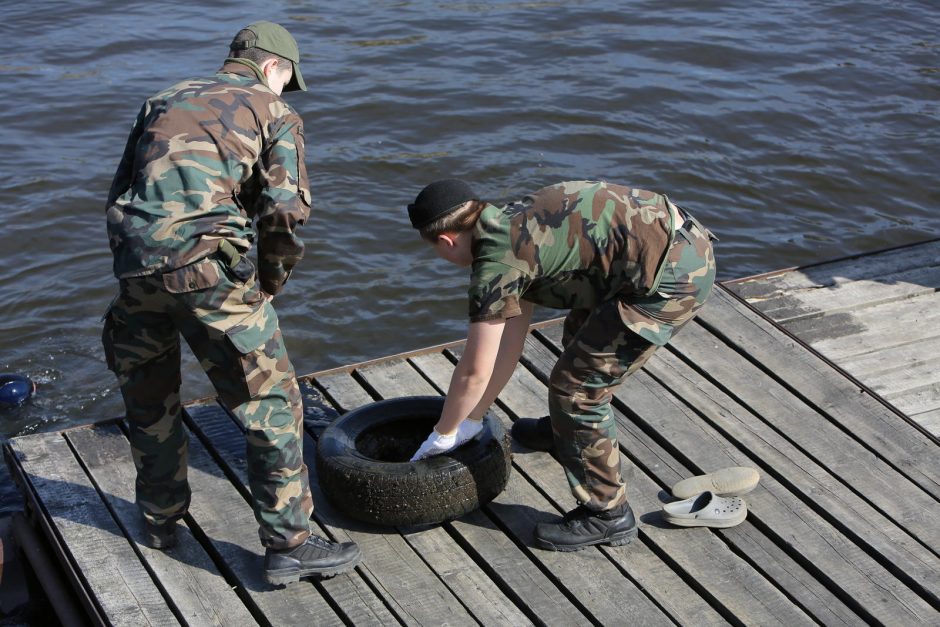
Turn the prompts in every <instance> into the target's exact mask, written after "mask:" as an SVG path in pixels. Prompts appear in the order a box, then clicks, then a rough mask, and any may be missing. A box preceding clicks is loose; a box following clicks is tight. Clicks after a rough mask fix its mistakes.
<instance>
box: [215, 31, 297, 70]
mask: <svg viewBox="0 0 940 627" xmlns="http://www.w3.org/2000/svg"><path fill="white" fill-rule="evenodd" d="M257 38H258V36H257V35H255V34H254V32H252V31H250V30H248V29H247V28H243V29H242V30H240V31H238V34H237V35H235V39H233V40H232V43H231V44H230V47H229V51H228V56H230V57H232V58H233V59H248V60H249V61H252V62H254V63H256V64H258V65H261V64H262V63H264V62H265V61H267V60H268V59H277V63H278V65H280V66H281V68H285V67H287V68H290V67H293V66H292V65H291V61H290V59H287V58H285V57H282V56H281V55H279V54H274V53H273V52H268V51H267V50H262V49H261V48H241V47H236V45H235V44H240V43H243V42H246V41H252V40H254V39H257Z"/></svg>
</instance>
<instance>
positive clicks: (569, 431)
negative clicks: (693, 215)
mask: <svg viewBox="0 0 940 627" xmlns="http://www.w3.org/2000/svg"><path fill="white" fill-rule="evenodd" d="M665 263H666V266H665V268H664V271H663V276H662V281H661V283H660V286H659V290H658V292H657V294H656V295H654V296H652V297H648V298H644V299H634V300H631V299H626V298H613V299H610V300H607V301H605V302H603V303H601V304H600V305H599V306H598V307H596V308H594V309H593V310H589V309H573V310H571V312H570V313H569V314H568V317H567V318H566V319H565V323H564V333H563V336H562V345H563V346H564V350H563V352H562V354H561V357H559V359H558V363H556V364H555V367H554V368H553V369H552V373H551V377H550V380H549V399H548V400H549V411H550V414H551V420H552V430H553V432H554V437H555V453H556V456H557V457H558V459H559V461H560V462H561V464H562V466H563V467H564V469H565V475H566V476H567V479H568V484H569V485H570V486H571V492H572V494H573V495H574V497H575V499H576V500H577V501H578V502H580V503H583V504H584V505H585V506H586V507H588V508H589V509H592V510H596V511H600V510H606V509H611V508H613V507H617V506H619V505H621V504H622V503H623V502H624V501H625V500H626V486H625V484H624V481H623V477H622V476H621V473H620V449H619V447H618V444H617V423H616V420H615V419H614V415H613V412H612V410H611V399H612V396H613V395H612V392H613V390H614V388H616V387H617V385H619V384H620V382H621V381H622V380H623V379H624V378H625V377H627V376H629V375H631V374H633V373H634V372H636V371H637V370H639V369H640V367H642V366H643V364H644V363H646V361H647V360H648V359H649V358H650V357H651V356H652V355H653V353H654V352H655V351H656V349H657V348H659V346H660V345H662V344H665V343H666V341H668V338H669V337H671V336H672V335H673V334H675V333H676V332H678V331H679V329H681V328H682V326H683V325H685V324H686V323H688V322H689V320H691V319H692V318H693V317H694V316H695V314H696V313H698V310H699V309H700V308H701V307H702V305H703V304H704V303H705V301H706V299H707V298H708V295H709V294H710V293H711V289H712V285H713V284H714V280H715V258H714V255H713V252H712V245H711V234H710V233H709V232H708V231H707V230H705V229H703V228H701V227H699V226H698V225H697V223H696V224H692V223H690V222H686V224H685V225H684V226H683V228H681V229H679V231H678V232H677V233H676V236H675V239H674V240H673V242H672V244H671V246H670V249H669V251H668V253H667V257H666V261H665ZM638 325H639V326H638Z"/></svg>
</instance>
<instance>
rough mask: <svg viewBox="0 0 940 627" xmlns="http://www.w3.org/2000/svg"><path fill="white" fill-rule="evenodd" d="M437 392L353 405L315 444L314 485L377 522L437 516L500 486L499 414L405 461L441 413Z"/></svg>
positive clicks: (507, 464)
mask: <svg viewBox="0 0 940 627" xmlns="http://www.w3.org/2000/svg"><path fill="white" fill-rule="evenodd" d="M443 406H444V398H443V397H441V396H408V397H402V398H393V399H389V400H384V401H378V402H376V403H371V404H369V405H365V406H363V407H360V408H358V409H355V410H353V411H351V412H349V413H348V414H346V415H344V416H342V417H340V418H338V419H337V420H336V421H335V422H333V424H331V425H330V426H329V427H327V428H326V429H325V430H324V431H323V434H322V435H321V436H320V440H319V442H318V444H317V472H318V475H319V482H320V487H321V488H322V489H323V492H324V494H325V495H326V497H327V498H328V499H329V500H330V502H331V503H333V504H334V505H335V506H336V507H337V508H339V509H340V510H342V511H343V512H344V513H346V514H348V515H349V516H351V517H353V518H356V519H358V520H362V521H365V522H370V523H377V524H381V525H416V524H428V523H438V522H442V521H445V520H450V519H453V518H457V517H459V516H461V515H463V514H466V513H467V512H470V511H472V510H474V509H476V508H478V507H480V506H481V505H483V504H485V503H488V502H489V501H491V500H492V499H493V498H495V497H496V495H497V494H499V493H500V492H501V491H502V490H503V488H504V487H506V482H507V481H508V479H509V472H510V468H511V465H512V462H511V456H510V452H509V451H510V445H509V436H508V435H507V434H506V430H505V429H504V428H503V425H502V423H501V422H500V420H499V419H498V418H496V417H494V416H492V415H487V416H486V417H485V418H484V425H483V430H482V431H481V432H480V434H479V435H477V437H475V438H474V439H472V440H471V441H469V442H467V443H466V444H464V445H462V446H460V447H458V448H457V449H455V450H453V451H451V452H450V453H447V454H444V455H438V456H435V457H430V458H427V459H423V460H421V461H418V462H409V461H408V459H409V458H410V456H411V455H412V454H413V453H414V451H416V450H417V449H418V446H419V445H420V444H421V442H423V441H424V439H425V438H426V437H427V436H428V434H429V433H430V432H431V428H432V427H433V426H434V423H435V422H437V419H438V418H439V417H440V415H441V409H442V408H443Z"/></svg>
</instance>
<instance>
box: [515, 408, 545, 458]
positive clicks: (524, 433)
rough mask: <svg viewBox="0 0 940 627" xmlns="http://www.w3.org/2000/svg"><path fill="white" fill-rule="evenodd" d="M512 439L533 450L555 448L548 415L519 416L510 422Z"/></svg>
mask: <svg viewBox="0 0 940 627" xmlns="http://www.w3.org/2000/svg"><path fill="white" fill-rule="evenodd" d="M510 433H511V434H512V439H513V440H515V441H516V442H518V443H519V444H521V445H522V446H524V447H526V448H530V449H532V450H533V451H551V450H552V449H553V448H555V436H554V434H553V433H552V419H551V417H550V416H542V417H541V418H520V419H519V420H517V421H515V422H514V423H512V429H511V430H510Z"/></svg>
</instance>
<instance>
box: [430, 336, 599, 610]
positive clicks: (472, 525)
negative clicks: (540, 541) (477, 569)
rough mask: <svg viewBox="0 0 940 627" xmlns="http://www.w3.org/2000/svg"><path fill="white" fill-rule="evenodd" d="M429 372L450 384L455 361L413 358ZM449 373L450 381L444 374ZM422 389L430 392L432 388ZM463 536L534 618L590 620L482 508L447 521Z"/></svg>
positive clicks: (437, 357)
mask: <svg viewBox="0 0 940 627" xmlns="http://www.w3.org/2000/svg"><path fill="white" fill-rule="evenodd" d="M411 361H412V362H413V363H415V365H416V367H418V368H419V370H420V371H421V372H423V373H424V374H425V376H428V377H431V380H432V382H433V383H434V384H435V385H436V386H438V389H437V391H438V392H439V391H440V386H441V384H443V385H444V386H446V385H447V382H448V381H449V380H450V371H452V369H453V365H451V364H450V362H449V361H448V360H447V358H446V357H444V356H443V355H441V354H440V353H430V354H426V355H422V356H418V357H413V358H412V359H411ZM445 377H446V379H447V380H446V381H445V380H444V378H445ZM420 393H423V394H430V393H431V390H430V389H422V390H420ZM446 527H451V528H453V530H454V531H455V533H456V534H457V535H458V536H459V537H460V538H461V539H462V540H463V543H462V544H463V546H464V548H465V550H467V551H468V552H470V553H471V554H472V555H473V557H474V559H475V561H477V562H478V563H482V564H484V565H485V566H486V567H487V568H488V570H489V572H490V576H491V577H492V578H493V579H494V580H495V581H497V583H498V584H499V586H500V587H501V589H503V590H504V591H506V594H508V595H510V598H512V599H513V601H514V602H515V603H516V605H519V606H520V607H523V608H526V610H527V612H529V613H530V614H531V615H532V618H533V619H535V620H537V621H539V622H542V623H544V624H547V625H558V624H564V625H575V624H583V623H586V622H587V618H586V617H585V616H584V615H583V614H582V612H581V610H580V609H578V608H577V607H575V606H574V605H573V604H572V603H571V602H570V601H569V600H568V599H567V598H566V597H565V594H564V592H563V591H560V590H559V589H558V588H557V587H556V586H555V584H554V583H552V581H550V580H549V578H548V577H547V576H546V574H545V573H543V572H542V571H541V570H540V569H539V568H538V567H537V566H536V565H534V564H532V563H531V561H530V559H529V557H528V554H527V553H526V552H525V551H524V549H523V548H520V547H519V546H518V545H517V544H516V543H515V542H513V541H512V540H511V539H510V538H509V537H507V536H506V534H505V533H503V532H502V531H501V530H500V529H499V528H498V527H497V526H496V524H495V523H494V522H493V521H492V520H490V518H488V517H487V516H486V515H484V514H483V513H481V512H480V511H475V512H470V513H469V514H466V515H465V516H463V517H461V518H460V519H457V520H454V521H451V522H449V523H447V525H446Z"/></svg>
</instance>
